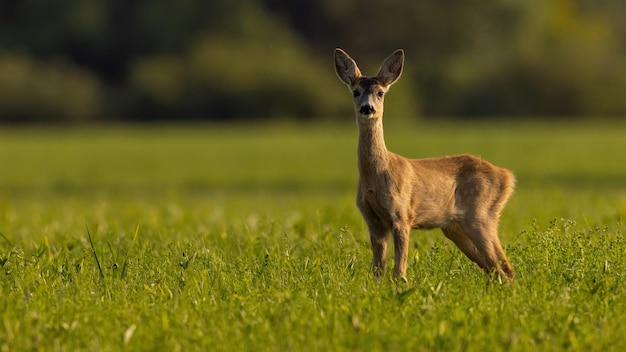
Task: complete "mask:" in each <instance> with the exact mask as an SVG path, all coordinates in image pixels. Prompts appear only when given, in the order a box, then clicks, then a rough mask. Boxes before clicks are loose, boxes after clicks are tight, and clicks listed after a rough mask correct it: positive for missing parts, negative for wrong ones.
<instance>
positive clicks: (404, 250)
mask: <svg viewBox="0 0 626 352" xmlns="http://www.w3.org/2000/svg"><path fill="white" fill-rule="evenodd" d="M410 232H411V228H410V227H408V226H394V227H393V229H392V233H393V243H394V248H395V258H394V259H395V268H394V272H393V276H394V277H395V278H399V279H402V281H404V282H407V279H406V263H407V259H408V257H409V233H410Z"/></svg>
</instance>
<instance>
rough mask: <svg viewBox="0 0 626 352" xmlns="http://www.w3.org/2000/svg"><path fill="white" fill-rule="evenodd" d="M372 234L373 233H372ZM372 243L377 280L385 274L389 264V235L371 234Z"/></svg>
mask: <svg viewBox="0 0 626 352" xmlns="http://www.w3.org/2000/svg"><path fill="white" fill-rule="evenodd" d="M370 232H371V231H370ZM370 239H371V241H372V271H373V273H374V277H375V278H376V279H377V280H380V278H381V277H382V276H383V275H384V274H385V265H386V264H387V233H384V232H383V233H376V234H375V233H373V232H372V233H370Z"/></svg>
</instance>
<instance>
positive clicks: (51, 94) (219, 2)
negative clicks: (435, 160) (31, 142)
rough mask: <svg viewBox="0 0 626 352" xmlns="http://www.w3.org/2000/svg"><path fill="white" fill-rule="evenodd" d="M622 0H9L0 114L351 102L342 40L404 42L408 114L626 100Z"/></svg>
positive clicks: (538, 111) (205, 115)
mask: <svg viewBox="0 0 626 352" xmlns="http://www.w3.org/2000/svg"><path fill="white" fill-rule="evenodd" d="M625 13H626V2H624V1H623V0H548V1H546V0H491V1H478V0H446V1H441V0H427V1H408V0H387V1H380V0H378V1H374V0H317V1H308V2H304V1H288V0H210V1H202V0H162V1H150V0H46V1H36V0H0V121H42V120H51V121H57V120H59V121H60V120H67V121H84V120H163V119H233V118H267V117H296V118H333V117H336V116H338V115H340V114H351V113H352V112H351V111H352V108H351V105H350V102H349V97H350V95H349V94H348V93H347V92H346V91H345V87H343V86H342V84H341V83H340V82H339V81H338V80H337V79H336V78H335V76H334V71H333V66H332V52H333V49H334V48H335V47H337V46H339V47H342V48H344V49H346V50H347V51H348V52H349V53H350V54H351V55H352V56H353V57H355V58H356V59H357V61H358V62H359V65H360V66H361V68H362V69H363V71H364V72H365V73H370V74H373V73H375V71H376V69H377V66H378V64H379V63H380V62H381V60H382V59H383V58H384V57H385V56H386V55H387V54H388V53H390V52H391V51H392V50H394V49H396V48H404V49H405V51H406V54H407V66H406V68H405V73H404V77H403V79H402V80H400V81H399V83H398V86H399V87H398V88H396V89H395V90H394V98H393V99H390V102H389V103H388V104H392V105H393V106H392V107H391V108H393V109H394V111H395V112H396V113H398V114H403V115H406V116H413V117H417V116H441V115H446V116H488V115H533V116H538V115H540V116H562V115H587V116H597V115H610V116H619V115H624V114H625V113H626V99H624V97H623V96H624V93H625V92H626V21H624V20H623V18H622V17H623V14H625Z"/></svg>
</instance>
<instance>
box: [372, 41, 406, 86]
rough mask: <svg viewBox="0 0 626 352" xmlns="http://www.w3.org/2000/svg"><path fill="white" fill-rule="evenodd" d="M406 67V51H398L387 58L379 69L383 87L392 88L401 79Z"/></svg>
mask: <svg viewBox="0 0 626 352" xmlns="http://www.w3.org/2000/svg"><path fill="white" fill-rule="evenodd" d="M403 66H404V50H402V49H398V50H396V51H394V52H393V53H392V54H391V55H389V56H387V58H386V59H385V61H383V64H382V65H381V66H380V68H379V69H378V75H377V76H378V79H380V80H381V81H382V82H383V85H385V86H390V85H392V84H393V83H394V82H395V81H397V80H398V78H400V75H401V74H402V67H403Z"/></svg>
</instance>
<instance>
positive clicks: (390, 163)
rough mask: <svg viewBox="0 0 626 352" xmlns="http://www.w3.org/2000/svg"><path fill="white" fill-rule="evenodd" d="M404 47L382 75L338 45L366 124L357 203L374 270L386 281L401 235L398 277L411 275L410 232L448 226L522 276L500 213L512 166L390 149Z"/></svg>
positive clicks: (492, 269)
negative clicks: (387, 123) (501, 229)
mask: <svg viewBox="0 0 626 352" xmlns="http://www.w3.org/2000/svg"><path fill="white" fill-rule="evenodd" d="M403 65H404V51H403V50H401V49H399V50H396V51H395V52H393V53H392V54H391V55H389V56H388V57H387V58H386V59H385V60H384V61H383V63H382V65H381V66H380V68H379V70H378V74H377V75H376V76H374V77H369V76H363V75H361V71H360V70H359V68H358V67H357V65H356V62H355V61H354V60H353V59H352V58H351V57H350V56H349V55H348V54H347V53H346V52H345V51H343V50H341V49H339V48H337V49H335V71H336V73H337V76H338V77H339V79H341V81H343V82H344V83H345V84H346V85H347V86H348V87H349V89H350V91H351V92H352V95H353V96H354V110H355V112H356V120H357V125H358V127H359V145H358V168H359V181H358V190H357V206H358V208H359V210H360V211H361V214H362V215H363V218H364V219H365V222H366V223H367V227H368V229H369V232H370V239H371V243H372V252H373V260H372V269H373V271H374V276H375V277H376V278H377V279H378V280H380V278H381V277H382V275H383V274H384V271H385V263H386V261H387V238H388V236H389V232H391V233H392V235H393V242H394V247H395V268H394V276H395V277H396V278H401V279H402V280H404V281H406V276H405V274H406V266H407V256H408V246H409V233H410V231H411V230H412V229H433V228H441V230H442V231H443V234H444V235H445V236H446V237H447V238H449V239H450V240H452V242H454V243H455V244H456V245H457V246H458V247H459V249H461V251H463V253H465V255H466V256H467V257H468V258H469V259H471V260H472V261H474V262H475V263H476V264H478V265H479V266H480V267H481V268H482V269H483V270H484V271H485V272H487V273H488V274H491V273H495V274H496V275H498V276H500V277H501V276H504V277H505V278H507V279H513V276H514V275H515V274H514V272H513V268H512V267H511V264H510V263H509V261H508V259H507V257H506V254H505V253H504V251H503V250H502V246H501V245H500V240H499V239H498V222H499V219H500V212H501V211H502V208H503V207H504V205H505V203H506V201H507V200H508V198H509V196H510V195H511V193H512V192H513V188H514V186H515V177H514V176H513V173H511V172H510V171H509V170H506V169H503V168H500V167H497V166H494V165H492V164H490V163H489V162H487V161H485V160H483V159H481V158H480V157H477V156H473V155H457V156H449V157H443V158H429V159H416V160H415V159H414V160H412V159H407V158H405V157H402V156H400V155H398V154H395V153H392V152H390V151H388V150H387V147H386V146H385V140H384V137H383V121H382V117H383V100H384V96H385V93H387V91H388V90H389V87H390V86H391V85H392V84H393V83H394V82H395V81H396V80H398V78H399V77H400V75H401V74H402V67H403Z"/></svg>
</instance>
